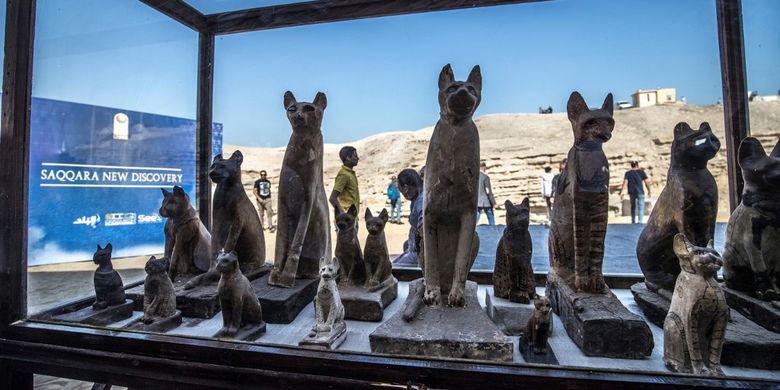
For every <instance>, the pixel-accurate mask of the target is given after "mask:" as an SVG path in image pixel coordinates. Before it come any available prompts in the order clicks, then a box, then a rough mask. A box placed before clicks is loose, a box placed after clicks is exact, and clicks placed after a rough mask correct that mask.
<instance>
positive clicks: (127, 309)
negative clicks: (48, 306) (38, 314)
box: [52, 299, 133, 326]
mask: <svg viewBox="0 0 780 390" xmlns="http://www.w3.org/2000/svg"><path fill="white" fill-rule="evenodd" d="M132 315H133V301H131V300H129V299H128V300H126V301H125V303H123V304H121V305H116V306H109V307H107V308H105V309H100V310H95V309H93V308H92V305H90V306H87V307H85V308H83V309H81V310H76V311H74V312H70V313H65V314H59V315H56V316H53V317H52V320H53V321H63V322H75V323H79V324H87V325H95V326H106V325H109V324H113V323H114V322H119V321H122V320H126V319H128V318H130V317H131V316H132Z"/></svg>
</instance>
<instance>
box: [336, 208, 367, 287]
mask: <svg viewBox="0 0 780 390" xmlns="http://www.w3.org/2000/svg"><path fill="white" fill-rule="evenodd" d="M356 217H357V208H355V206H354V205H353V206H350V207H349V210H347V212H346V213H341V214H339V215H338V216H337V217H336V226H337V227H338V228H339V231H338V233H337V235H336V257H338V259H339V263H340V264H341V266H340V267H339V284H341V285H344V286H347V285H354V286H362V285H364V284H365V283H366V265H365V263H364V261H363V250H362V249H361V248H360V241H359V240H358V237H357V229H356V228H355V218H356Z"/></svg>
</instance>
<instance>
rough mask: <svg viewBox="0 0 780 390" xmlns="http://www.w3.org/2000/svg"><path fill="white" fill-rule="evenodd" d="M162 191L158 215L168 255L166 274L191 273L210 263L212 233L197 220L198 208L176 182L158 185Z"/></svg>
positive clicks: (211, 260)
mask: <svg viewBox="0 0 780 390" xmlns="http://www.w3.org/2000/svg"><path fill="white" fill-rule="evenodd" d="M160 190H162V193H163V200H162V205H160V216H161V217H163V218H167V219H168V220H167V221H166V222H165V253H164V256H165V257H166V258H168V259H170V267H171V268H170V270H169V272H168V275H169V276H170V278H171V280H175V279H176V276H177V275H193V274H199V273H202V272H205V271H208V270H209V269H211V268H212V267H213V262H214V261H213V259H212V252H211V233H209V231H208V230H207V229H206V226H204V225H203V223H202V222H201V221H200V218H199V217H198V212H197V211H195V208H194V207H192V205H191V204H190V198H189V196H187V193H186V192H184V189H182V188H181V187H179V186H174V187H173V191H167V190H166V189H165V188H161V189H160Z"/></svg>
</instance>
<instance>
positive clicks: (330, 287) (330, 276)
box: [309, 257, 345, 337]
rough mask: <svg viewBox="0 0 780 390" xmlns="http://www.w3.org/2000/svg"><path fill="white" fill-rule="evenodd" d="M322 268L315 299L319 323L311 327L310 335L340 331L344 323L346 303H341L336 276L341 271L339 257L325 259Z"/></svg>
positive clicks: (315, 335)
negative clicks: (326, 260)
mask: <svg viewBox="0 0 780 390" xmlns="http://www.w3.org/2000/svg"><path fill="white" fill-rule="evenodd" d="M322 263H323V264H322V267H321V268H320V284H319V286H318V287H317V297H316V298H315V300H314V309H315V312H316V316H317V323H316V324H315V325H314V327H313V328H312V329H311V332H310V333H309V337H322V336H328V335H329V334H330V333H332V332H338V331H339V328H342V327H344V326H345V324H344V305H342V304H341V297H340V296H339V288H338V286H337V285H336V276H337V275H338V271H339V259H338V258H337V257H334V258H333V261H331V262H329V263H326V262H325V261H324V259H323V261H322Z"/></svg>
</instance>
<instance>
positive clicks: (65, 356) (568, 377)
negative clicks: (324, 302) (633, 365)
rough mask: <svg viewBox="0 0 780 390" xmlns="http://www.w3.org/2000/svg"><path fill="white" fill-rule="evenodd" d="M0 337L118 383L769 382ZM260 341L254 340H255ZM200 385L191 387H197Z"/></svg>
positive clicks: (85, 336) (10, 353)
mask: <svg viewBox="0 0 780 390" xmlns="http://www.w3.org/2000/svg"><path fill="white" fill-rule="evenodd" d="M10 336H12V337H13V339H14V340H8V339H0V365H1V364H7V365H9V366H12V367H14V368H16V369H20V370H31V371H33V372H36V373H44V374H49V375H56V376H64V377H77V378H78V379H82V380H90V381H97V382H103V383H105V382H109V383H114V384H117V385H125V386H145V385H160V384H164V383H168V384H173V383H180V384H182V385H183V384H186V385H187V386H185V387H188V386H189V385H192V386H194V387H193V388H198V387H200V386H210V387H224V388H245V387H246V388H249V387H251V388H285V389H287V388H289V389H294V388H344V389H349V388H358V387H364V388H366V387H373V388H385V389H387V388H414V387H420V388H422V386H427V387H428V388H448V389H458V388H463V389H473V388H478V387H480V386H483V387H484V386H485V384H489V387H490V388H491V389H492V390H499V389H517V388H518V384H522V386H524V387H528V388H536V387H548V386H549V385H550V384H551V383H554V384H555V385H556V386H557V387H561V388H567V389H577V388H594V387H597V388H600V389H626V388H634V389H651V388H661V387H665V388H669V387H671V388H675V387H677V388H689V387H693V386H701V387H702V388H705V387H707V388H729V387H737V388H767V389H769V388H772V386H775V385H776V384H777V382H776V381H770V380H761V379H739V378H705V377H696V376H691V375H680V374H674V373H652V372H641V371H637V370H625V371H621V370H609V369H599V370H594V369H593V368H574V367H563V366H549V367H543V366H538V365H518V364H509V363H491V362H484V361H457V360H447V359H438V358H425V357H395V356H388V355H371V354H365V353H355V352H346V351H336V352H328V351H315V350H308V349H302V348H291V347H284V346H273V345H267V346H266V345H260V344H257V343H241V342H226V341H218V340H210V339H195V338H186V337H176V336H166V335H158V334H142V333H134V332H116V331H115V330H108V329H97V328H85V327H72V326H66V325H51V324H37V323H22V324H19V325H15V326H14V327H13V329H12V332H11V333H10ZM259 342H262V339H261V340H259ZM199 385H200V386H199Z"/></svg>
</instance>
